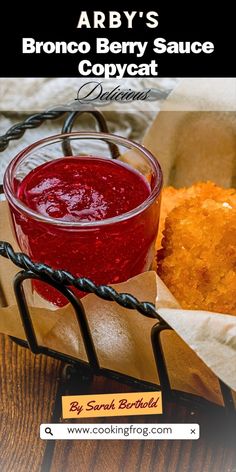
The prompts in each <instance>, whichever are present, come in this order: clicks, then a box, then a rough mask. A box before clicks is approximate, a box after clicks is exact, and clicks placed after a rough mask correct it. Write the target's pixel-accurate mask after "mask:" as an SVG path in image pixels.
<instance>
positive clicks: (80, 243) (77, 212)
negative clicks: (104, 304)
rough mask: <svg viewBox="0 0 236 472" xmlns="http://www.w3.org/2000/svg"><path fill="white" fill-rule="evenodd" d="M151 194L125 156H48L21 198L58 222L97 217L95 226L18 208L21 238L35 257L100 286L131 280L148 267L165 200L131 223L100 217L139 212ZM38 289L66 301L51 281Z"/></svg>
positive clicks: (24, 186) (23, 188)
mask: <svg viewBox="0 0 236 472" xmlns="http://www.w3.org/2000/svg"><path fill="white" fill-rule="evenodd" d="M150 193H151V188H150V185H149V184H148V183H147V181H146V180H145V179H144V177H143V176H142V175H141V174H140V173H139V172H137V171H135V170H133V169H132V168H130V167H129V166H127V165H125V164H123V163H121V162H118V161H114V160H111V159H104V158H98V157H92V156H91V157H90V156H86V157H84V156H78V157H66V158H60V159H56V160H53V161H50V162H47V163H45V164H42V165H40V166H38V167H37V168H35V169H34V170H32V171H31V172H30V173H29V174H28V175H27V176H26V177H25V178H24V179H23V180H22V182H21V183H20V184H19V186H18V189H17V196H18V198H19V199H20V200H21V201H22V202H23V203H24V204H25V205H26V206H27V207H28V208H30V209H32V210H34V211H36V212H37V213H40V214H41V215H44V216H47V217H51V218H53V220H55V222H56V220H58V223H59V222H60V221H63V222H69V223H71V222H84V223H85V224H86V222H87V223H88V222H95V223H94V225H92V226H90V227H89V226H86V225H85V226H84V227H82V226H79V227H78V226H67V225H64V226H62V225H60V224H58V225H55V224H52V223H50V222H44V221H39V220H36V219H34V218H32V217H30V216H28V215H26V214H23V213H20V212H19V211H18V210H15V209H14V208H11V210H12V218H13V225H14V228H15V233H16V236H17V240H18V243H19V245H20V247H21V249H22V250H23V251H25V252H26V253H28V254H29V255H30V256H31V257H32V259H33V260H35V261H40V262H44V263H46V264H49V265H50V266H52V267H53V268H60V269H66V270H69V271H70V272H72V273H73V274H74V275H76V276H78V277H79V276H83V277H89V278H91V279H92V280H93V281H94V282H95V283H97V284H107V283H117V282H121V281H124V280H126V279H128V278H130V277H132V276H134V275H137V274H138V273H140V272H142V271H143V270H146V269H148V268H149V267H148V266H149V265H150V261H151V255H150V250H151V249H152V248H153V243H154V241H155V237H156V233H157V227H158V219H159V204H158V202H155V203H154V204H153V205H150V207H148V208H147V209H145V210H144V211H142V212H141V213H140V214H138V215H136V216H132V217H131V218H128V219H124V221H119V219H118V221H115V222H112V223H109V224H99V222H101V221H103V220H105V219H107V218H113V217H117V216H119V215H122V214H124V213H126V212H129V211H130V210H133V209H134V208H136V207H138V206H139V205H140V204H142V203H143V202H144V201H145V200H146V199H147V198H148V197H149V195H150ZM34 287H35V288H36V291H37V292H38V293H39V294H40V295H41V296H42V297H43V298H45V299H46V300H48V301H50V302H52V303H54V304H55V305H57V306H63V305H64V304H65V303H66V300H65V298H64V297H63V296H62V295H61V294H60V293H59V292H58V291H57V290H54V289H52V288H51V287H50V286H48V285H47V284H45V283H41V282H38V281H35V282H34ZM76 292H77V294H78V295H79V296H80V297H81V296H83V295H84V294H82V293H81V292H79V291H76Z"/></svg>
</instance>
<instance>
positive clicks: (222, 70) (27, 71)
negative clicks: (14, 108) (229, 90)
mask: <svg viewBox="0 0 236 472" xmlns="http://www.w3.org/2000/svg"><path fill="white" fill-rule="evenodd" d="M127 3H129V4H128V5H127ZM176 3H178V5H176V4H175V5H172V2H171V1H170V0H169V1H166V2H162V4H161V2H158V1H156V2H152V4H150V3H147V2H146V1H145V8H144V6H143V5H142V3H140V2H139V3H138V2H137V3H136V5H135V6H133V7H132V5H131V3H130V2H123V4H122V3H121V2H119V3H118V2H117V6H116V4H113V3H112V4H111V5H110V8H107V7H106V8H104V7H103V6H102V2H98V3H96V5H94V6H93V5H92V4H91V2H89V3H88V2H87V4H86V2H83V3H82V2H76V3H75V5H74V4H73V3H71V2H64V4H63V3H62V2H60V3H59V2H58V3H57V4H56V3H55V4H54V3H53V4H52V3H51V2H50V3H49V2H42V1H40V2H39V1H38V2H31V3H29V4H28V5H23V4H17V5H13V4H11V3H9V4H8V5H6V7H5V8H4V11H2V13H1V28H0V58H1V62H0V76H1V77H78V75H79V74H78V63H79V61H80V60H82V59H89V60H90V61H91V62H92V63H97V62H99V63H104V62H107V63H111V62H112V63H130V62H135V63H143V62H146V63H149V62H150V60H152V59H156V61H157V62H158V64H159V67H158V71H159V77H234V76H235V51H234V49H235V16H234V14H233V11H232V8H233V7H232V6H231V7H230V6H229V2H227V3H226V2H225V3H223V4H221V5H220V6H217V5H216V3H215V4H214V3H212V5H211V3H210V2H194V1H191V2H188V4H187V5H184V4H182V3H180V2H176ZM139 5H140V6H139ZM48 6H50V10H49V9H48ZM109 9H110V10H116V11H122V10H128V11H129V12H130V11H132V10H137V11H144V12H145V11H149V10H154V11H157V12H158V13H159V26H158V27H157V28H156V29H149V28H147V27H146V26H145V24H144V20H143V19H136V18H135V20H134V21H135V23H134V24H135V28H134V29H132V30H128V29H126V28H125V27H123V28H122V27H121V28H119V29H112V30H111V29H110V30H109V29H108V28H106V29H96V30H95V29H94V30H92V29H90V30H89V29H86V28H83V29H77V28H76V26H77V23H78V19H79V15H80V12H81V10H86V11H87V12H90V13H92V11H93V10H101V11H104V12H106V11H108V10H109ZM91 18H92V15H91ZM124 24H125V25H127V22H125V23H124ZM96 36H99V37H108V38H109V39H110V40H113V41H129V40H130V41H150V46H149V49H148V50H146V54H145V57H142V58H136V57H135V56H134V55H124V54H122V55H121V54H101V55H95V54H94V52H92V51H94V50H95V48H94V45H95V38H96ZM22 37H32V38H34V39H35V40H38V41H67V42H68V41H77V42H78V41H89V42H90V43H91V46H92V51H91V52H90V53H89V54H88V55H85V54H81V55H80V54H67V55H65V54H61V55H60V54H45V53H42V54H21V48H22ZM156 37H163V38H165V39H166V40H167V41H201V42H204V41H212V42H213V43H214V44H215V51H214V52H213V53H212V54H204V53H201V54H184V55H181V54H178V55H176V54H172V55H170V54H161V55H159V54H155V53H153V51H152V47H151V45H152V42H153V39H154V38H156Z"/></svg>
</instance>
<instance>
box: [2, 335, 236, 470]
mask: <svg viewBox="0 0 236 472" xmlns="http://www.w3.org/2000/svg"><path fill="white" fill-rule="evenodd" d="M62 367H63V365H62V364H61V363H60V362H58V361H55V360H53V359H50V358H47V357H45V356H37V357H36V356H34V355H33V354H31V353H30V352H29V351H28V350H26V349H24V348H21V347H19V346H16V345H15V344H14V343H13V342H12V341H11V340H10V339H8V338H7V337H5V336H0V369H1V376H0V392H1V406H0V408H1V410H0V415H1V416H0V471H1V472H77V471H78V472H118V471H119V472H120V471H122V472H123V471H124V472H126V471H127V472H138V471H140V472H154V471H157V472H236V434H235V424H234V425H233V424H230V421H227V422H225V421H224V420H223V417H221V416H219V417H216V416H214V415H211V414H210V413H209V412H206V411H203V410H202V411H196V410H194V411H192V410H191V409H190V408H186V407H185V406H180V405H175V404H172V405H168V406H167V409H166V411H165V414H164V415H163V416H149V417H140V416H139V417H136V418H135V417H129V418H128V419H127V417H123V418H117V417H116V418H106V419H103V418H100V419H97V420H96V422H101V423H106V422H107V423H109V422H112V421H113V422H121V423H122V422H130V423H135V422H146V423H148V422H184V421H186V422H196V423H198V422H199V423H200V425H201V438H200V439H199V440H198V441H159V442H158V441H153V440H152V441H147V440H146V441H145V440H136V441H55V442H54V441H48V442H46V441H42V440H40V439H39V425H40V423H42V422H51V421H52V422H53V421H60V414H61V410H60V395H61V393H62V391H63V390H62V389H63V388H64V386H65V383H64V381H62V380H61V378H62ZM77 382H78V383H77ZM80 389H81V385H80V379H79V378H78V379H77V378H75V379H74V381H73V383H70V384H68V388H67V390H66V391H63V393H68V394H73V393H77V394H78V393H80V391H81V390H80ZM85 391H88V392H89V391H91V392H97V393H99V392H100V393H101V392H119V391H129V388H128V387H126V386H124V385H121V384H119V383H117V382H111V381H108V380H104V379H101V378H96V379H95V381H94V382H93V384H92V385H91V387H89V388H88V390H86V388H85ZM56 398H57V400H58V403H57V406H56V407H55V399H56ZM81 421H82V422H83V421H86V420H81ZM86 422H89V421H88V420H87V421H86ZM90 422H91V420H90ZM94 422H95V421H94Z"/></svg>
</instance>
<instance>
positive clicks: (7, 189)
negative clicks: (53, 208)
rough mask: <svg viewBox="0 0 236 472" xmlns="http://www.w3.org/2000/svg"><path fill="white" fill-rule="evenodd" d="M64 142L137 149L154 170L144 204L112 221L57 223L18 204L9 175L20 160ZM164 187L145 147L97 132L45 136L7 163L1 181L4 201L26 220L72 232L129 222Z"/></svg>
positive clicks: (157, 169) (158, 167) (157, 167)
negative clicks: (97, 142) (100, 142)
mask: <svg viewBox="0 0 236 472" xmlns="http://www.w3.org/2000/svg"><path fill="white" fill-rule="evenodd" d="M66 138H74V139H76V138H79V139H82V138H84V139H94V140H96V139H100V140H103V141H105V142H115V143H116V144H121V145H123V146H126V147H127V148H129V149H132V148H134V149H137V150H138V151H139V152H140V153H141V154H144V155H145V157H146V160H148V161H149V162H150V163H151V165H152V169H153V170H154V175H155V184H154V187H153V189H152V191H151V193H150V195H149V196H148V198H147V199H146V200H144V202H142V203H141V204H140V205H139V206H137V207H136V208H133V209H132V210H130V211H128V212H126V213H122V214H121V215H118V216H114V217H112V218H107V219H104V220H99V221H78V222H77V221H65V220H60V219H59V218H58V219H55V218H51V217H50V216H45V215H42V214H40V213H37V212H36V211H34V210H32V209H31V208H29V207H28V206H27V205H25V204H24V203H23V202H21V200H19V199H18V198H17V197H16V195H15V193H14V191H13V188H12V183H13V179H12V173H13V172H14V170H15V169H16V167H17V165H18V164H19V163H20V162H21V161H23V159H24V158H25V157H26V156H27V155H28V154H29V153H30V152H31V151H33V150H35V149H37V148H40V147H44V145H45V144H54V143H56V142H60V141H62V140H63V139H66ZM162 185H163V175H162V170H161V166H160V164H159V162H158V160H157V159H156V158H155V157H154V156H153V154H152V153H151V152H150V151H148V150H147V149H146V148H145V147H144V146H142V145H141V144H139V143H136V142H134V141H132V140H130V139H127V138H123V137H122V136H118V135H115V134H111V133H100V132H77V131H75V132H72V133H64V134H56V135H52V136H48V137H46V138H43V139H41V140H39V141H35V142H34V143H33V144H30V145H29V146H27V147H26V148H24V149H23V150H22V151H20V152H19V153H18V154H17V155H16V156H15V157H14V158H13V159H12V161H11V162H10V164H9V165H8V167H7V169H6V171H5V174H4V178H3V189H4V193H5V195H6V198H7V200H8V202H9V203H11V204H12V205H13V207H15V209H17V210H20V211H21V212H23V213H24V214H25V215H27V216H29V217H30V218H33V219H35V220H37V221H41V222H43V223H49V224H51V225H56V226H63V227H67V228H68V227H71V228H94V227H96V226H97V227H98V226H99V227H100V226H105V225H110V224H114V223H118V222H122V221H125V220H128V219H130V218H133V217H134V216H136V215H139V214H140V213H141V212H143V211H144V210H145V209H146V208H148V207H149V206H150V205H151V204H152V203H153V202H154V200H155V199H156V198H157V197H158V195H159V194H160V192H161V189H162Z"/></svg>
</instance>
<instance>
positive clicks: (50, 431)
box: [45, 426, 53, 436]
mask: <svg viewBox="0 0 236 472" xmlns="http://www.w3.org/2000/svg"><path fill="white" fill-rule="evenodd" d="M45 433H46V434H51V436H53V434H52V430H51V428H49V426H47V428H45Z"/></svg>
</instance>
